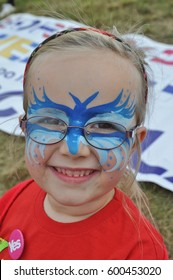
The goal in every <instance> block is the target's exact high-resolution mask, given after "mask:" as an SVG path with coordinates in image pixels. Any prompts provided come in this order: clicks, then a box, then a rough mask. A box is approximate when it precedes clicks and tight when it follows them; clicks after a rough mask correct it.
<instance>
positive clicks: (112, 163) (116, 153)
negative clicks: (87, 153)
mask: <svg viewBox="0 0 173 280" xmlns="http://www.w3.org/2000/svg"><path fill="white" fill-rule="evenodd" d="M130 146H131V145H130V144H129V143H124V144H123V145H121V146H120V147H118V148H116V149H113V150H108V151H103V150H97V153H98V156H99V162H100V165H101V166H102V168H103V170H104V171H105V172H107V173H112V172H116V173H117V171H119V172H120V171H122V170H124V168H125V167H126V165H127V162H128V160H129V153H130Z"/></svg>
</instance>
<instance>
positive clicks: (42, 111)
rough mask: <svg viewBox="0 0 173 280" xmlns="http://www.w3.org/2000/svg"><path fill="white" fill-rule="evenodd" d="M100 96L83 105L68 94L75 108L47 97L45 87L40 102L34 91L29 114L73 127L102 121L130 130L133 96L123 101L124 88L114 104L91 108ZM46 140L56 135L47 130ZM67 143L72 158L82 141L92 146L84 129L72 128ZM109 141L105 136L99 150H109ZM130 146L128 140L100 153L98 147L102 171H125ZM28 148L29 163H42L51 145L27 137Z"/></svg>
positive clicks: (88, 100)
mask: <svg viewBox="0 0 173 280" xmlns="http://www.w3.org/2000/svg"><path fill="white" fill-rule="evenodd" d="M98 94H99V92H95V93H93V94H92V95H91V96H89V97H88V98H87V99H86V100H85V101H84V102H81V101H80V99H79V98H78V97H76V96H75V95H74V94H72V93H69V95H70V97H71V98H72V99H73V101H74V103H75V106H74V108H73V109H72V108H70V107H68V106H66V105H63V104H58V103H55V102H53V101H52V100H51V99H49V97H48V96H47V94H46V91H45V89H44V88H43V97H42V100H40V99H39V98H38V97H37V94H36V92H35V90H34V89H33V99H34V101H33V102H30V104H29V106H28V114H27V115H28V118H30V117H33V116H39V115H42V116H44V115H45V116H51V117H54V118H59V119H61V120H63V121H64V122H66V123H67V124H68V125H70V126H79V127H83V126H84V125H86V124H87V123H88V122H93V121H103V120H104V121H110V122H114V121H115V120H116V122H118V123H120V124H122V125H123V126H125V127H127V126H128V125H129V124H130V122H131V121H132V119H133V117H134V113H135V104H134V102H131V104H130V106H129V101H130V94H129V95H128V96H127V97H125V100H123V98H124V96H123V89H122V90H121V92H120V93H119V94H118V96H117V97H116V98H115V99H114V100H113V101H112V102H109V103H105V104H102V105H98V106H94V107H89V108H88V105H89V104H90V103H92V101H93V100H94V99H95V98H96V97H97V96H98ZM36 133H39V131H38V130H36ZM43 137H46V141H47V142H48V141H49V140H51V139H52V138H55V136H54V133H53V132H51V133H50V131H49V132H48V131H46V129H45V131H44V135H43ZM64 141H66V143H67V146H68V149H69V152H70V153H71V154H73V155H76V154H77V153H78V150H79V145H80V143H81V142H82V143H83V144H85V145H89V144H88V143H87V142H86V140H85V138H84V136H83V131H82V129H80V128H76V127H75V128H71V129H69V131H68V134H67V135H66V137H65V139H64ZM109 141H111V140H110V138H109V137H104V138H103V139H101V140H99V142H100V148H101V147H102V146H103V147H106V145H107V144H108V143H109ZM131 143H132V139H127V140H126V141H125V142H124V143H123V144H122V145H121V146H120V147H118V148H115V149H113V150H99V149H96V148H95V149H96V151H97V154H98V157H99V162H100V164H101V166H102V167H103V169H104V170H105V171H109V172H113V171H114V170H117V169H122V168H123V167H124V165H125V164H126V160H125V159H127V158H128V154H129V150H130V146H131ZM26 147H27V155H28V158H29V160H30V161H33V162H34V163H36V164H39V163H40V159H41V158H42V159H44V152H45V149H46V148H47V147H48V146H47V145H44V144H37V143H35V142H34V141H33V140H31V139H30V138H29V137H27V144H26ZM123 162H124V163H123Z"/></svg>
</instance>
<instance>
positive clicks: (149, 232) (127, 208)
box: [115, 189, 168, 260]
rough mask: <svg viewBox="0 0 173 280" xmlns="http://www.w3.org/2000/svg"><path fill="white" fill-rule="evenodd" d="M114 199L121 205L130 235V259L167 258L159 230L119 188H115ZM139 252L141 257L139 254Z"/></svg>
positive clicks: (122, 215)
mask: <svg viewBox="0 0 173 280" xmlns="http://www.w3.org/2000/svg"><path fill="white" fill-rule="evenodd" d="M115 199H116V200H117V201H118V202H119V203H120V204H121V205H122V206H121V218H122V220H123V223H126V226H125V225H124V229H125V230H126V231H127V232H128V235H131V237H130V238H129V244H130V243H131V252H130V255H129V258H131V259H146V260H149V259H150V260H151V259H161V260H163V259H168V252H167V249H166V246H165V244H164V240H163V237H162V235H161V234H160V232H159V231H158V230H157V229H156V228H155V227H154V226H153V225H152V224H151V223H150V222H149V221H148V220H147V218H146V217H145V216H144V215H142V214H141V213H140V211H139V210H138V208H137V207H136V205H135V204H134V203H133V201H132V200H131V199H130V198H128V197H127V195H126V194H125V193H123V192H122V191H121V190H119V189H117V190H116V195H115ZM139 252H140V254H141V257H140V256H139Z"/></svg>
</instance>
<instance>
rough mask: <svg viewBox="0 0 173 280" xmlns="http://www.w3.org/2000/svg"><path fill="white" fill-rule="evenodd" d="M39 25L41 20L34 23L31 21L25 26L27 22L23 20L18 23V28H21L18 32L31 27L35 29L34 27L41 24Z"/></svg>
mask: <svg viewBox="0 0 173 280" xmlns="http://www.w3.org/2000/svg"><path fill="white" fill-rule="evenodd" d="M39 23H40V20H33V21H30V23H29V24H27V25H25V24H26V22H25V21H23V20H21V21H18V22H17V23H16V26H18V27H19V28H18V29H17V30H24V29H28V28H30V27H33V26H34V25H36V24H39Z"/></svg>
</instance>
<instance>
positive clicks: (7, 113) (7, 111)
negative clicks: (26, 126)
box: [0, 91, 23, 117]
mask: <svg viewBox="0 0 173 280" xmlns="http://www.w3.org/2000/svg"><path fill="white" fill-rule="evenodd" d="M15 95H17V96H21V97H22V96H23V91H10V92H6V93H3V94H1V95H0V101H2V100H4V99H6V98H9V97H13V96H15ZM16 113H17V111H16V110H15V109H13V108H12V107H9V108H8V109H4V110H0V117H9V116H12V115H14V114H16Z"/></svg>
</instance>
